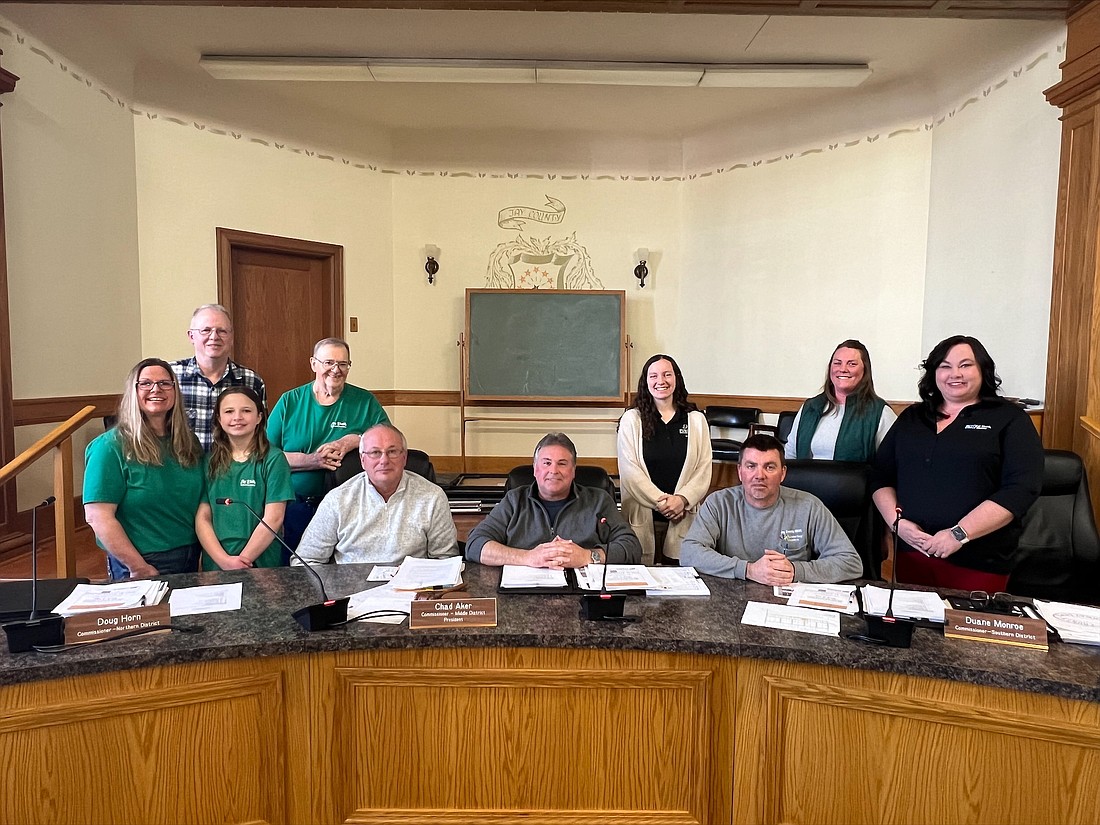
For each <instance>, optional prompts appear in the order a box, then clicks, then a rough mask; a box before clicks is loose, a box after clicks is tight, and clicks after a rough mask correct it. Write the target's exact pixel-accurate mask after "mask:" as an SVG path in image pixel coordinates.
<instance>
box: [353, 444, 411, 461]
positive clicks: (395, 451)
mask: <svg viewBox="0 0 1100 825" xmlns="http://www.w3.org/2000/svg"><path fill="white" fill-rule="evenodd" d="M404 454H405V451H404V450H402V449H399V448H397V447H390V449H388V450H386V451H385V452H382V451H381V450H367V452H365V453H360V455H362V456H366V457H367V458H369V459H370V460H371V461H377V460H378V459H380V458H381V457H382V456H385V457H386V458H388V459H389V460H390V461H396V460H397V459H399V458H401V456H403V455H404Z"/></svg>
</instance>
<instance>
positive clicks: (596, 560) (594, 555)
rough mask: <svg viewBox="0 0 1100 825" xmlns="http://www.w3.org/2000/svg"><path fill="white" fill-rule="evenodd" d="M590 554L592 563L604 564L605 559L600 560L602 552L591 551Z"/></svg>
mask: <svg viewBox="0 0 1100 825" xmlns="http://www.w3.org/2000/svg"><path fill="white" fill-rule="evenodd" d="M588 552H589V553H591V554H592V563H593V564H603V559H602V558H600V551H599V550H589V551H588Z"/></svg>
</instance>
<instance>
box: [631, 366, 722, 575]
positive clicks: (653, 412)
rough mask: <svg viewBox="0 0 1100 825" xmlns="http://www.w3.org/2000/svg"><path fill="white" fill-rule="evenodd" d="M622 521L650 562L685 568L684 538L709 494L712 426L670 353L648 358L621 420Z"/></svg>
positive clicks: (646, 560) (644, 561)
mask: <svg viewBox="0 0 1100 825" xmlns="http://www.w3.org/2000/svg"><path fill="white" fill-rule="evenodd" d="M618 457H619V480H620V484H621V487H622V502H623V508H622V510H623V516H624V517H625V518H626V520H627V521H628V522H629V523H630V527H631V528H632V529H633V530H634V532H635V534H636V535H637V536H638V540H639V541H640V542H641V544H642V561H643V563H645V564H678V563H679V558H680V541H681V539H682V538H683V537H684V535H685V534H686V533H687V531H688V528H689V527H691V522H692V520H693V519H694V518H695V512H696V510H697V509H698V507H699V504H700V502H702V500H703V498H704V497H706V494H707V491H708V490H709V489H710V476H711V451H710V428H709V427H708V426H707V420H706V418H705V417H704V415H703V414H702V413H701V412H699V411H698V410H697V409H696V407H695V405H694V404H692V403H691V402H690V401H688V393H687V388H686V387H685V386H684V377H683V375H682V374H681V373H680V368H679V367H678V366H677V365H676V362H675V361H674V360H673V359H672V358H671V357H670V356H668V355H662V354H657V355H654V356H653V357H652V358H650V359H649V360H648V361H646V363H645V366H644V367H642V374H641V376H640V377H639V378H638V392H637V395H636V396H635V398H634V406H633V407H632V408H630V409H629V410H627V411H626V412H625V413H623V417H622V418H621V419H620V420H619V437H618Z"/></svg>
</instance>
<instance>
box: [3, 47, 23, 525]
mask: <svg viewBox="0 0 1100 825" xmlns="http://www.w3.org/2000/svg"><path fill="white" fill-rule="evenodd" d="M2 54H3V52H0V55H2ZM18 80H19V78H18V77H17V76H16V75H14V74H12V73H11V72H9V71H8V70H7V69H5V68H3V67H0V95H5V94H8V93H10V92H12V91H14V90H15V84H16V82H17V81H18ZM0 105H3V104H0ZM0 154H2V149H0ZM4 225H5V217H4V169H3V164H2V162H0V467H2V466H4V465H5V464H7V463H8V462H9V461H11V460H12V459H14V458H15V412H14V410H13V408H12V383H11V324H10V318H9V315H8V254H7V236H6V234H5V230H4ZM17 501H18V500H17V498H16V490H15V482H12V483H10V484H5V485H4V486H3V487H0V536H3V535H5V534H7V533H8V532H9V531H10V529H11V522H12V519H13V518H14V517H15V512H16V508H17V507H18V503H17Z"/></svg>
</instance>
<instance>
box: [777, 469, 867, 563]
mask: <svg viewBox="0 0 1100 825" xmlns="http://www.w3.org/2000/svg"><path fill="white" fill-rule="evenodd" d="M870 473H871V468H870V467H869V466H868V465H867V464H861V463H858V462H854V461H815V460H813V459H809V458H806V459H799V460H792V461H788V462H787V477H786V478H785V479H784V480H783V486H784V487H791V488H793V489H795V490H802V491H803V492H806V493H810V494H811V495H814V496H817V497H818V498H819V499H821V503H822V504H824V505H825V506H826V507H827V508H828V510H829V512H830V513H832V514H833V518H835V519H836V520H837V521H838V522H840V526H841V528H842V529H843V530H844V533H845V535H847V536H848V538H849V539H850V540H851V542H852V544H853V545H854V546H855V548H856V552H857V553H859V557H860V559H862V561H863V577H864V578H866V579H877V578H880V575H881V569H882V552H881V547H882V534H883V531H884V529H885V525H884V524H883V522H882V519H880V518H879V517H878V512H877V511H876V510H875V506H874V504H873V502H872V501H871V487H870Z"/></svg>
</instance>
